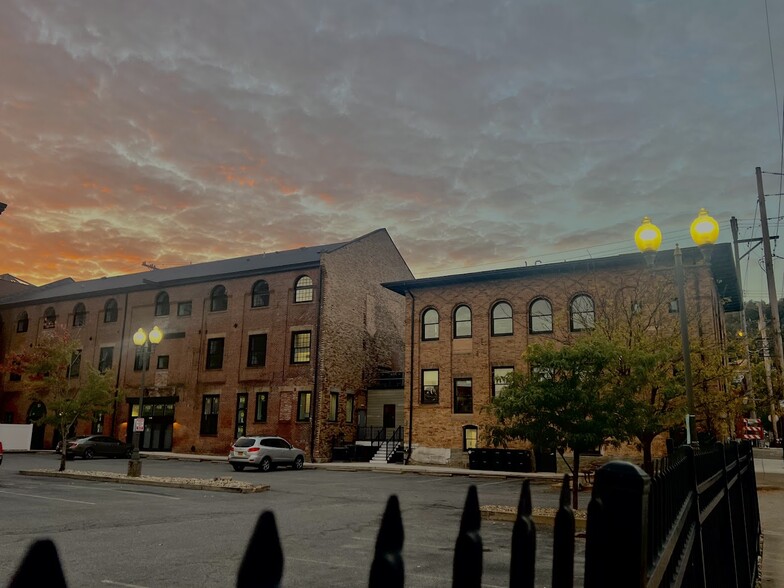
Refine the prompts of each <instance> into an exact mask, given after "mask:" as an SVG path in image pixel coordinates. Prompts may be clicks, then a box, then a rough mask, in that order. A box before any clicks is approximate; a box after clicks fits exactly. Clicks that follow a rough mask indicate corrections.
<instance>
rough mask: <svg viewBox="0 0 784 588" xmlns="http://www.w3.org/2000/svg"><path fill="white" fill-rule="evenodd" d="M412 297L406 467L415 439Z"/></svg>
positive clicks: (411, 293)
mask: <svg viewBox="0 0 784 588" xmlns="http://www.w3.org/2000/svg"><path fill="white" fill-rule="evenodd" d="M408 293H409V294H410V295H411V342H410V347H411V355H410V358H409V362H410V363H409V366H408V451H406V465H408V462H409V461H410V460H411V444H412V443H413V438H414V316H415V315H414V306H415V302H416V300H415V299H414V293H413V292H412V291H411V290H409V291H408Z"/></svg>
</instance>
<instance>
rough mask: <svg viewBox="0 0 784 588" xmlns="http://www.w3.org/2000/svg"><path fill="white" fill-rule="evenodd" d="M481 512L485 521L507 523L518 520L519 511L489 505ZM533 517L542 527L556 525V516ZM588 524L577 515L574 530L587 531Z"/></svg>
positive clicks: (535, 522) (535, 515)
mask: <svg viewBox="0 0 784 588" xmlns="http://www.w3.org/2000/svg"><path fill="white" fill-rule="evenodd" d="M481 514H482V519H483V520H485V521H501V522H505V523H514V522H515V521H516V520H517V513H513V512H508V511H503V510H495V509H492V508H487V507H482V509H481ZM531 519H532V520H533V522H534V524H536V525H538V526H542V527H553V526H555V517H550V516H547V515H538V514H534V515H531ZM587 524H588V521H587V520H585V519H578V518H576V517H575V519H574V530H575V531H585V529H586V527H587Z"/></svg>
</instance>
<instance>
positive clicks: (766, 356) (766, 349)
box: [751, 300, 775, 436]
mask: <svg viewBox="0 0 784 588" xmlns="http://www.w3.org/2000/svg"><path fill="white" fill-rule="evenodd" d="M757 311H758V312H759V333H760V337H761V338H762V357H763V360H764V361H765V383H766V384H767V386H768V398H770V403H771V406H773V380H771V377H770V345H769V344H768V331H767V329H766V328H765V310H764V309H763V308H762V301H761V300H757ZM753 401H754V399H753V398H752V402H753ZM773 414H775V412H772V413H771V419H773V416H772V415H773ZM751 416H752V418H756V417H757V415H756V414H753V415H751ZM771 422H772V420H771ZM774 436H775V429H774Z"/></svg>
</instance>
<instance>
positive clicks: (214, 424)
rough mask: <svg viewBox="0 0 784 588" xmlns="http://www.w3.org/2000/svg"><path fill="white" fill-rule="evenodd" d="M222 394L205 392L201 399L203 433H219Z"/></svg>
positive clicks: (201, 430) (201, 431)
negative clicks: (219, 411) (219, 410)
mask: <svg viewBox="0 0 784 588" xmlns="http://www.w3.org/2000/svg"><path fill="white" fill-rule="evenodd" d="M219 406H220V396H219V395H218V394H205V395H204V397H203V398H202V401H201V429H200V430H199V432H200V433H201V434H202V435H217V434H218V408H219Z"/></svg>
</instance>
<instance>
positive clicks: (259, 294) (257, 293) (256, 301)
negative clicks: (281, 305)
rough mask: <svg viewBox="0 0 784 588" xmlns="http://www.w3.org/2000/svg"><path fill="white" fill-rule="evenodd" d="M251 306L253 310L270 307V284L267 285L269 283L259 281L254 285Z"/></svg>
mask: <svg viewBox="0 0 784 588" xmlns="http://www.w3.org/2000/svg"><path fill="white" fill-rule="evenodd" d="M250 305H251V307H253V308H258V307H259V306H269V284H267V282H265V281H264V280H259V281H258V282H256V283H255V284H253V290H251V299H250Z"/></svg>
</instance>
